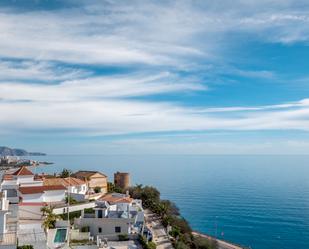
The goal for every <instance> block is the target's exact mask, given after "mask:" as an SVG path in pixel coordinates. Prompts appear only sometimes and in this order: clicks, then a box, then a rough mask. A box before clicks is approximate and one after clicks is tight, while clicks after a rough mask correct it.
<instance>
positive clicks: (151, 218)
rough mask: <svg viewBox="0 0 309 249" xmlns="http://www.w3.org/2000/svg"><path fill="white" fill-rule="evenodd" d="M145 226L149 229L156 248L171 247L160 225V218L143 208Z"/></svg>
mask: <svg viewBox="0 0 309 249" xmlns="http://www.w3.org/2000/svg"><path fill="white" fill-rule="evenodd" d="M145 219H146V226H147V227H148V228H149V229H150V230H151V232H152V235H153V241H154V242H155V243H156V244H157V249H173V245H172V243H171V241H170V240H169V237H168V235H167V233H166V230H165V228H164V227H163V226H162V223H161V220H160V218H159V217H158V216H157V215H155V214H154V213H152V212H151V211H150V210H145Z"/></svg>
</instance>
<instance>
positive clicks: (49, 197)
mask: <svg viewBox="0 0 309 249" xmlns="http://www.w3.org/2000/svg"><path fill="white" fill-rule="evenodd" d="M64 199H65V190H56V191H55V190H53V191H45V193H44V195H43V201H44V202H59V201H63V200H64Z"/></svg>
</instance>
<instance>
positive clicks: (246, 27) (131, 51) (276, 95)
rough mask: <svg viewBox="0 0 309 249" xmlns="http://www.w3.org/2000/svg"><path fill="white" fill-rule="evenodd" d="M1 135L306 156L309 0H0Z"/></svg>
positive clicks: (112, 149) (76, 149) (23, 141)
mask: <svg viewBox="0 0 309 249" xmlns="http://www.w3.org/2000/svg"><path fill="white" fill-rule="evenodd" d="M0 31H1V38H0V144H1V145H8V146H12V147H22V148H26V149H28V150H36V151H38V150H39V151H44V152H47V153H55V154H57V153H62V154H77V153H85V154H88V153H94V154H118V153H120V154H122V153H124V154H149V153H154V154H156V153H158V154H166V153H167V154H184V153H188V154H280V153H282V154H286V153H289V154H307V153H308V151H309V121H308V120H309V73H308V68H309V47H308V41H309V3H308V1H292V0H280V1H276V0H260V1H253V0H247V1H244V0H235V1H208V0H205V1H186V0H181V1H130V2H129V3H128V2H127V1H112V0H109V1H73V0H72V1H47V0H45V1H40V0H35V1H31V0H29V1H21V0H14V1H9V0H6V1H1V3H0Z"/></svg>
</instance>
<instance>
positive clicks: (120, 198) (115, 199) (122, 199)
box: [99, 193, 133, 204]
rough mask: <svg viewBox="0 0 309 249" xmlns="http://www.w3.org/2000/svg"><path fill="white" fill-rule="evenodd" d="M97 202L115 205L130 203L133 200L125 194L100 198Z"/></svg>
mask: <svg viewBox="0 0 309 249" xmlns="http://www.w3.org/2000/svg"><path fill="white" fill-rule="evenodd" d="M99 201H107V202H108V203H109V204H116V203H131V202H132V201H133V199H132V198H131V197H130V196H127V195H125V194H118V193H113V194H107V195H105V196H103V197H101V198H100V199H99Z"/></svg>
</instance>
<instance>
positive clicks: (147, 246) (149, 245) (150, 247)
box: [139, 235, 157, 249]
mask: <svg viewBox="0 0 309 249" xmlns="http://www.w3.org/2000/svg"><path fill="white" fill-rule="evenodd" d="M139 242H140V243H141V245H142V247H143V248H144V249H156V248H157V245H156V243H154V242H152V241H150V242H148V241H147V239H146V237H145V236H141V235H140V236H139Z"/></svg>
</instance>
